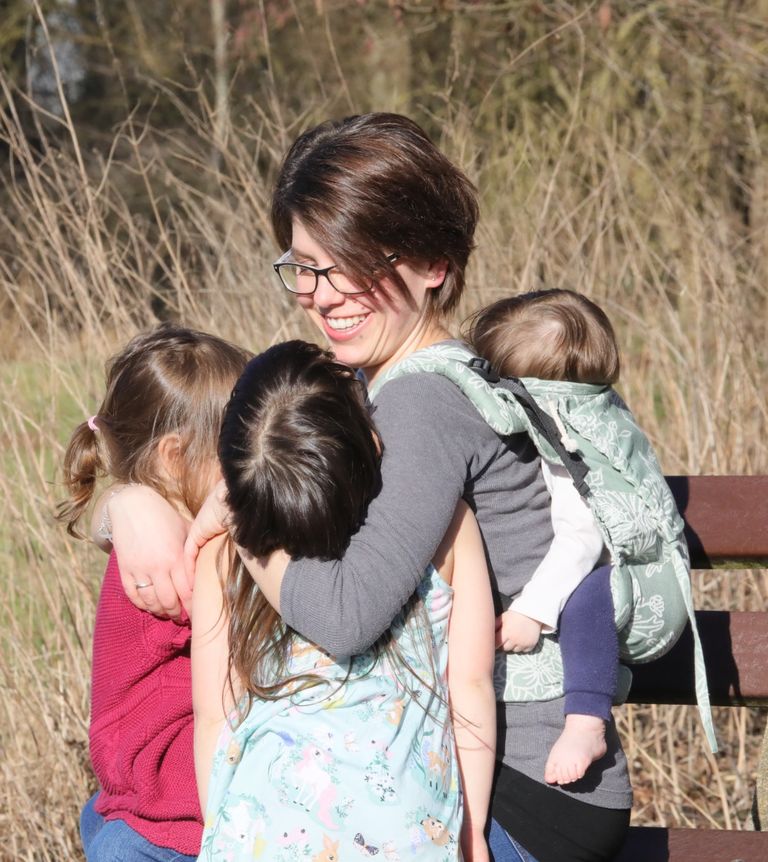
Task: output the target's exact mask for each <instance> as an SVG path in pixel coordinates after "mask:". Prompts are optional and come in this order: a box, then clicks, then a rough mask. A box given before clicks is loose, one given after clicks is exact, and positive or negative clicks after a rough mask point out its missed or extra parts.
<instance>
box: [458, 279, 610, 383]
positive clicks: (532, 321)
mask: <svg viewBox="0 0 768 862" xmlns="http://www.w3.org/2000/svg"><path fill="white" fill-rule="evenodd" d="M466 337H467V341H469V343H470V344H471V345H472V347H473V348H474V349H475V351H476V352H477V353H478V354H479V355H480V356H482V357H484V358H485V359H487V360H488V361H489V362H490V363H491V365H492V366H493V368H494V369H495V370H496V371H497V372H498V373H499V374H501V375H503V376H504V377H539V378H541V379H543V380H569V381H571V382H574V383H599V384H603V385H611V384H613V383H615V382H616V381H617V380H618V379H619V371H620V360H619V348H618V345H617V343H616V336H615V335H614V332H613V327H612V326H611V322H610V320H608V317H607V316H606V314H605V312H604V311H603V310H602V309H601V308H600V306H598V305H596V304H595V303H594V302H592V301H591V300H589V299H587V298H586V296H582V295H581V294H580V293H576V292H575V291H573V290H562V289H552V290H537V291H533V292H531V293H521V294H519V295H518V296H511V297H509V298H508V299H501V300H499V301H498V302H494V303H493V304H492V305H489V306H487V307H486V308H483V309H481V310H480V311H478V312H477V314H475V315H474V317H473V318H471V320H470V325H469V330H468V332H467V336H466Z"/></svg>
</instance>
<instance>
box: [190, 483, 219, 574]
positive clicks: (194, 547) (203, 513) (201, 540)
mask: <svg viewBox="0 0 768 862" xmlns="http://www.w3.org/2000/svg"><path fill="white" fill-rule="evenodd" d="M226 496H227V486H226V485H225V484H224V480H223V479H222V480H221V481H219V482H218V484H217V485H216V486H215V488H214V489H213V490H212V491H211V493H210V494H209V495H208V496H207V497H206V499H205V502H204V503H203V505H202V507H201V508H200V511H199V512H198V513H197V517H196V518H195V520H194V521H193V522H192V526H191V527H190V528H189V533H188V534H187V541H186V543H185V545H184V569H185V571H186V577H187V582H188V584H189V588H190V590H191V589H192V587H193V586H194V583H195V565H196V563H197V555H198V554H199V553H200V548H202V547H203V545H204V544H205V543H206V542H208V541H210V540H211V539H213V538H214V537H215V536H219V535H221V534H222V533H226V531H227V525H226V521H227V518H228V516H229V509H228V508H227V504H226V502H225V499H226Z"/></svg>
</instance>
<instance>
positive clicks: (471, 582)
mask: <svg viewBox="0 0 768 862" xmlns="http://www.w3.org/2000/svg"><path fill="white" fill-rule="evenodd" d="M435 564H436V566H437V568H438V569H439V570H440V573H441V574H442V575H443V577H444V578H445V579H446V580H450V583H451V586H452V587H453V607H452V610H451V619H450V624H449V628H448V691H449V695H450V701H451V713H452V716H453V727H454V733H455V736H456V749H457V753H458V758H459V769H460V772H461V780H462V785H463V791H464V820H463V825H462V834H461V847H462V852H463V854H464V859H465V860H466V862H485V860H487V859H488V858H489V856H488V845H487V843H486V840H485V835H484V831H485V825H486V821H487V819H488V807H489V803H490V797H491V784H492V781H493V769H494V765H495V762H496V696H495V694H494V690H493V661H494V645H493V644H494V636H493V633H494V609H493V599H492V597H491V587H490V580H489V577H488V569H487V567H486V564H485V554H484V551H483V544H482V539H481V537H480V530H479V528H478V526H477V521H475V519H474V517H473V515H472V513H471V511H470V509H469V507H468V506H467V505H466V504H465V503H463V502H462V503H460V504H459V506H458V508H457V510H456V515H455V516H454V519H453V523H452V524H451V528H450V530H449V532H448V533H447V534H446V536H445V539H444V540H443V542H442V544H441V546H440V548H439V549H438V552H437V557H436V559H435ZM451 572H452V574H451Z"/></svg>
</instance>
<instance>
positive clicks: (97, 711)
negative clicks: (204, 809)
mask: <svg viewBox="0 0 768 862" xmlns="http://www.w3.org/2000/svg"><path fill="white" fill-rule="evenodd" d="M190 634H191V633H190V628H189V625H178V624H176V623H175V622H172V621H171V620H160V619H157V618H156V617H154V616H152V614H150V613H146V612H144V611H140V610H138V609H137V608H135V607H134V606H133V605H132V604H131V603H130V602H129V601H128V599H127V597H126V595H125V593H124V592H123V587H122V585H121V583H120V573H119V570H118V568H117V560H116V558H115V555H114V554H112V555H111V556H110V558H109V563H108V564H107V570H106V572H105V574H104V582H103V584H102V587H101V596H100V598H99V606H98V609H97V611H96V627H95V631H94V636H93V672H92V695H91V729H90V744H91V762H92V763H93V769H94V771H95V773H96V776H97V778H98V779H99V783H100V784H101V793H100V794H99V797H98V799H97V802H96V810H97V811H98V812H99V814H101V815H102V816H104V817H105V818H106V819H107V820H116V819H120V820H124V821H125V822H126V823H127V824H128V825H129V826H130V827H131V828H133V829H135V830H136V832H138V833H139V834H140V835H143V836H144V837H145V838H146V839H147V840H148V841H151V842H152V843H153V844H157V845H158V846H160V847H170V848H172V849H174V850H176V852H178V853H184V854H188V855H197V853H198V852H199V851H200V836H201V834H202V817H201V815H200V804H199V802H198V798H197V787H196V784H195V768H194V760H193V748H192V745H193V739H192V679H191V674H190V657H189V641H190Z"/></svg>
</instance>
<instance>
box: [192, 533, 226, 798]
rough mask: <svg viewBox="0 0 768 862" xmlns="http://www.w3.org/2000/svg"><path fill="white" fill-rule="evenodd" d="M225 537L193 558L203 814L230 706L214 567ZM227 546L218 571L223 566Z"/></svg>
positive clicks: (194, 677) (194, 701)
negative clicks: (195, 575) (212, 767)
mask: <svg viewBox="0 0 768 862" xmlns="http://www.w3.org/2000/svg"><path fill="white" fill-rule="evenodd" d="M223 545H224V537H223V536H222V537H221V538H219V539H213V540H212V541H210V542H209V543H208V544H207V545H205V546H204V547H203V549H202V550H201V552H200V556H199V558H198V565H197V579H196V582H195V590H194V593H193V607H194V612H193V614H192V646H191V654H192V705H193V707H194V712H195V774H196V776H197V792H198V794H199V796H200V807H201V810H202V811H203V814H205V808H206V804H207V801H208V781H209V779H210V775H211V764H212V762H213V755H214V752H215V751H216V743H217V740H218V738H219V734H220V733H221V729H222V727H223V725H224V721H225V720H226V716H227V713H228V712H229V710H230V709H231V706H232V698H231V694H230V691H229V685H228V683H227V661H228V654H229V640H228V634H229V632H228V625H227V617H226V615H225V613H224V597H223V594H222V578H221V575H220V573H219V567H218V566H217V558H218V557H219V555H220V551H221V548H222V546H223ZM227 556H228V555H227V554H226V548H225V551H224V553H222V554H221V559H220V563H221V570H222V572H224V571H226V566H227V565H228V559H227Z"/></svg>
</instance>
